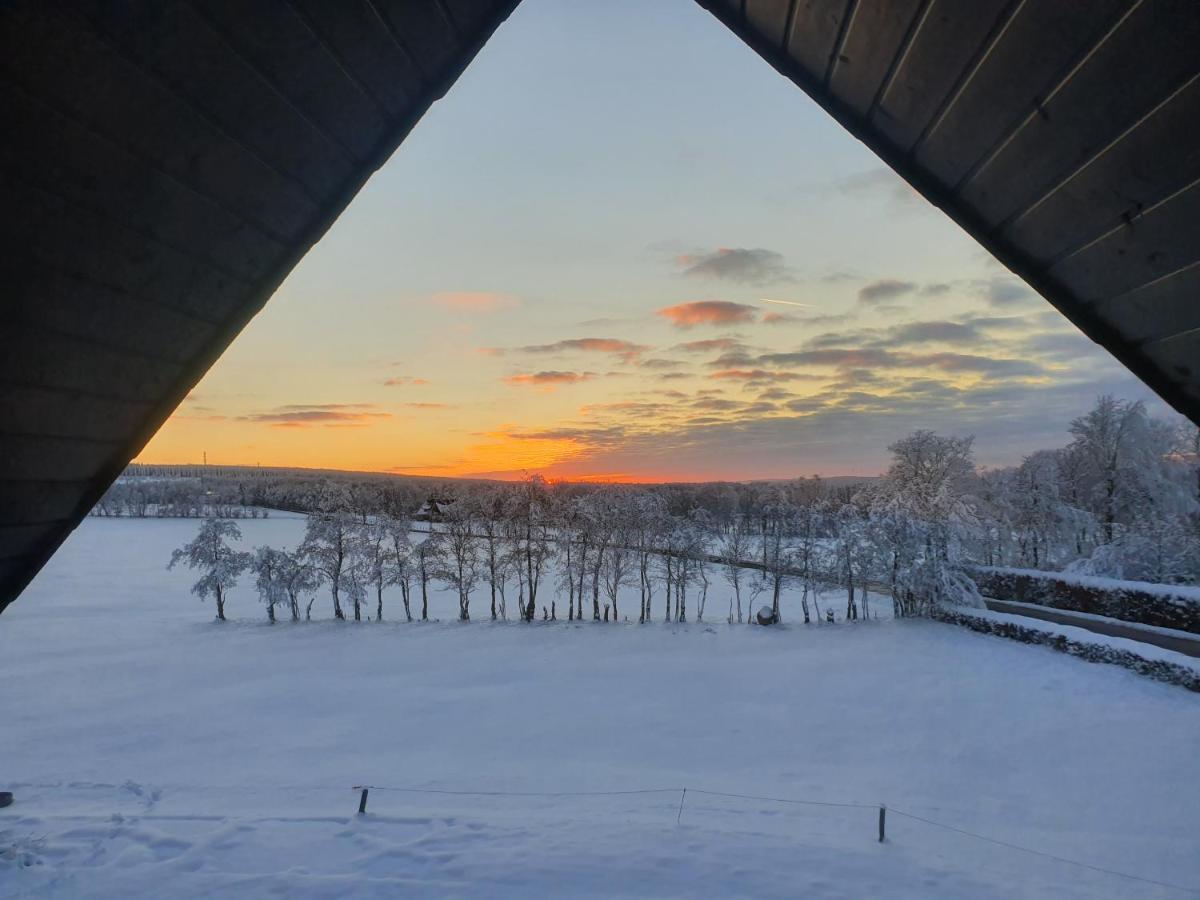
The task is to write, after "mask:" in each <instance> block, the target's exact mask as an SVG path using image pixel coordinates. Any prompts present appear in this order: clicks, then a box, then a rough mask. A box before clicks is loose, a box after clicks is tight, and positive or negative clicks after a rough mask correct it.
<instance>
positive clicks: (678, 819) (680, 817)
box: [675, 788, 687, 825]
mask: <svg viewBox="0 0 1200 900" xmlns="http://www.w3.org/2000/svg"><path fill="white" fill-rule="evenodd" d="M686 799H687V788H684V789H683V793H682V794H680V795H679V815H677V816H676V817H675V824H676V825H678V824H679V823H680V822H682V821H683V801H684V800H686Z"/></svg>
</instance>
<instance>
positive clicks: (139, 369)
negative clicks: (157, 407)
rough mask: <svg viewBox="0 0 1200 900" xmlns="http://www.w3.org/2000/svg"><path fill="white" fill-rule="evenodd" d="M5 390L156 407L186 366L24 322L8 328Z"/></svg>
mask: <svg viewBox="0 0 1200 900" xmlns="http://www.w3.org/2000/svg"><path fill="white" fill-rule="evenodd" d="M5 338H6V345H5V352H4V353H3V354H0V385H4V384H14V385H29V386H32V387H38V386H43V387H51V388H59V389H62V390H68V391H80V392H84V393H92V394H98V395H100V396H106V397H111V398H113V399H125V400H144V401H153V400H155V399H158V398H160V397H162V396H163V394H164V393H165V392H166V391H167V390H169V389H170V387H171V386H172V385H173V383H174V382H175V379H177V378H178V377H179V376H180V375H181V374H182V373H183V372H184V369H185V367H184V365H183V364H175V363H167V362H164V361H161V360H149V359H144V358H141V357H137V356H131V355H130V354H129V353H127V352H121V351H116V350H109V349H107V348H104V347H97V346H96V345H94V344H92V343H89V342H88V341H84V340H80V339H79V338H69V337H64V336H62V335H58V334H54V333H52V332H47V331H43V330H40V329H37V328H35V327H32V326H28V325H25V324H24V323H21V322H11V323H8V324H7V325H6V326H5Z"/></svg>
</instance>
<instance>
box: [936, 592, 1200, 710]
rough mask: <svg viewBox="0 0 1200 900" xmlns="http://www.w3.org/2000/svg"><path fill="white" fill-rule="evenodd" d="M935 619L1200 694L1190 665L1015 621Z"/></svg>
mask: <svg viewBox="0 0 1200 900" xmlns="http://www.w3.org/2000/svg"><path fill="white" fill-rule="evenodd" d="M933 617H934V618H935V619H938V620H939V621H942V622H949V623H951V624H954V625H962V626H963V627H964V628H970V629H971V630H972V631H978V632H980V633H981V634H992V635H996V636H997V637H1005V638H1009V639H1010V640H1014V641H1020V642H1021V643H1023V644H1040V645H1041V646H1044V647H1052V648H1053V649H1055V650H1058V651H1059V652H1060V653H1067V654H1069V655H1071V656H1077V657H1079V658H1080V659H1083V660H1087V661H1088V662H1094V663H1109V664H1110V665H1114V666H1124V667H1125V668H1126V669H1132V670H1133V671H1134V672H1137V673H1138V674H1140V675H1145V676H1147V677H1149V678H1153V679H1155V680H1156V681H1165V682H1166V683H1167V684H1177V685H1179V686H1180V687H1185V688H1187V689H1188V690H1189V691H1196V692H1197V693H1200V671H1197V670H1196V669H1193V668H1190V667H1188V666H1184V665H1180V664H1178V663H1173V662H1170V661H1168V660H1165V659H1147V658H1145V657H1143V656H1138V655H1137V654H1136V653H1133V652H1131V651H1129V650H1122V649H1120V648H1119V647H1113V646H1110V645H1108V644H1102V643H1091V642H1088V641H1077V640H1072V639H1071V638H1069V637H1067V636H1066V635H1065V634H1056V633H1055V632H1053V631H1045V630H1043V629H1040V628H1034V627H1030V626H1028V625H1019V624H1017V623H1016V622H1002V621H998V620H996V619H990V618H984V617H983V616H976V615H971V614H970V613H961V612H955V611H954V610H952V609H946V608H944V607H943V608H941V609H939V610H936V611H935V612H934V613H933Z"/></svg>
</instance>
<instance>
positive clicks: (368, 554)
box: [354, 515, 392, 622]
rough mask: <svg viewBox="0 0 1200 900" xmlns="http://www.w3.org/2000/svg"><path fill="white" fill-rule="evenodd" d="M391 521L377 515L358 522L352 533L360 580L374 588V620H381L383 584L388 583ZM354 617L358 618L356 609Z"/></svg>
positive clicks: (390, 553)
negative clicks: (360, 522)
mask: <svg viewBox="0 0 1200 900" xmlns="http://www.w3.org/2000/svg"><path fill="white" fill-rule="evenodd" d="M391 535H392V529H391V522H390V521H389V520H388V517H387V516H384V515H377V516H375V517H374V518H370V519H368V520H367V521H366V522H365V523H363V524H360V525H359V526H358V528H357V529H356V530H355V534H354V555H355V558H356V559H357V560H358V563H359V566H360V568H361V576H362V580H363V581H364V583H365V584H367V585H369V586H370V587H373V588H374V589H375V621H376V622H382V621H383V586H384V585H385V584H387V583H388V575H389V560H390V558H391V555H392V546H391ZM355 618H356V619H357V618H358V615H357V610H356V614H355Z"/></svg>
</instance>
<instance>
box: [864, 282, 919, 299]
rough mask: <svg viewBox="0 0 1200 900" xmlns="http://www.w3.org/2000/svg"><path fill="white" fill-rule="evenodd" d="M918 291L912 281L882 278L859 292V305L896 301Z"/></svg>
mask: <svg viewBox="0 0 1200 900" xmlns="http://www.w3.org/2000/svg"><path fill="white" fill-rule="evenodd" d="M916 289H917V286H916V285H915V284H914V283H913V282H911V281H898V280H897V279H895V278H882V279H880V280H879V281H872V282H871V283H870V284H867V285H864V286H863V287H861V288H859V290H858V302H859V303H881V302H883V301H885V300H895V299H896V298H897V297H902V296H904V295H905V294H910V293H912V292H913V291H915V290H916Z"/></svg>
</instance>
